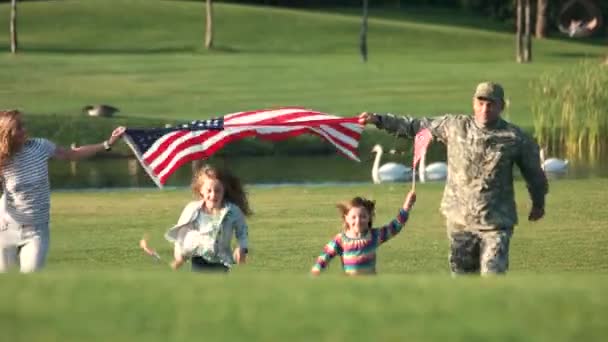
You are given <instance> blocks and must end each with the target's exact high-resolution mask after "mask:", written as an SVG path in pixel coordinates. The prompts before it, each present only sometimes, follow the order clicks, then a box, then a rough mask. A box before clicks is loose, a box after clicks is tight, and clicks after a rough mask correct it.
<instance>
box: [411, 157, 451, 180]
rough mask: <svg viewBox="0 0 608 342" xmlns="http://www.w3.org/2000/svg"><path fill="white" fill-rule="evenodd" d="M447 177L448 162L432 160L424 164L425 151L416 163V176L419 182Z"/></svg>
mask: <svg viewBox="0 0 608 342" xmlns="http://www.w3.org/2000/svg"><path fill="white" fill-rule="evenodd" d="M447 177H448V164H447V163H445V162H434V163H430V164H429V165H426V153H425V154H423V155H422V158H420V164H419V165H418V178H419V179H420V182H421V183H424V182H426V181H427V180H430V181H438V180H445V179H446V178H447Z"/></svg>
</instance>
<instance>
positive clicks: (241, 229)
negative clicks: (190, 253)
mask: <svg viewBox="0 0 608 342" xmlns="http://www.w3.org/2000/svg"><path fill="white" fill-rule="evenodd" d="M203 203H204V201H193V202H190V203H188V204H187V205H186V207H185V208H184V210H183V211H182V214H181V215H180V217H179V220H178V221H177V224H176V225H175V226H173V227H172V228H170V229H169V230H168V231H167V232H166V233H165V239H167V240H168V241H169V242H171V243H173V244H174V256H175V258H184V257H185V256H186V255H185V254H184V252H183V251H184V238H185V236H186V233H188V232H189V231H190V230H198V227H197V226H196V220H197V218H198V216H199V215H200V214H201V210H202V209H201V207H202V205H203ZM208 224H211V225H213V224H216V225H217V227H213V228H214V229H217V230H218V231H217V235H216V239H215V247H216V248H215V249H216V255H215V258H213V259H217V260H209V261H210V262H217V261H218V260H219V262H220V263H222V264H225V265H232V264H234V259H233V257H232V250H231V247H230V242H231V240H232V236H233V235H234V236H235V237H236V239H237V241H238V245H239V247H240V248H248V230H249V229H248V227H247V223H246V222H245V215H244V214H243V212H242V211H241V209H240V208H239V207H238V206H236V205H235V204H233V203H230V202H226V204H225V205H224V207H223V208H222V209H221V211H220V217H219V220H217V222H215V223H211V222H209V223H208Z"/></svg>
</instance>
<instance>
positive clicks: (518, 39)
mask: <svg viewBox="0 0 608 342" xmlns="http://www.w3.org/2000/svg"><path fill="white" fill-rule="evenodd" d="M521 2H522V0H517V1H516V5H515V6H516V9H515V59H516V60H517V63H522V62H523V45H524V44H523V43H524V42H523V38H522V26H523V13H522V12H523V9H522V6H521Z"/></svg>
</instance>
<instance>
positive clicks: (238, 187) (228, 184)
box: [192, 165, 253, 216]
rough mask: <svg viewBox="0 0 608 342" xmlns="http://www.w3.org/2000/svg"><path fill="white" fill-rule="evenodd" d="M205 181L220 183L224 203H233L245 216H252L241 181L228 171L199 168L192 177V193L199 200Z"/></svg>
mask: <svg viewBox="0 0 608 342" xmlns="http://www.w3.org/2000/svg"><path fill="white" fill-rule="evenodd" d="M205 179H215V180H217V181H219V182H220V183H222V186H223V187H224V202H226V201H229V202H232V203H234V204H235V205H236V206H237V207H239V208H240V209H241V211H242V212H243V214H245V216H250V215H251V214H253V212H252V211H251V208H250V207H249V201H248V200H247V193H246V192H245V189H244V188H243V185H242V184H241V180H240V179H239V178H238V177H236V176H235V175H234V174H232V172H230V171H229V170H228V169H224V168H217V167H214V166H211V165H205V166H203V167H201V168H200V169H199V170H198V171H197V172H196V174H195V175H194V177H192V192H193V193H194V196H196V197H198V198H200V196H201V193H200V190H201V187H202V186H203V182H204V181H205Z"/></svg>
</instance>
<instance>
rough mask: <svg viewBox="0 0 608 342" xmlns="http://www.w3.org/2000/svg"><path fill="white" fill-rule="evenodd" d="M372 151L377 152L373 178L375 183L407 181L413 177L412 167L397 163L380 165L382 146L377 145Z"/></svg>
mask: <svg viewBox="0 0 608 342" xmlns="http://www.w3.org/2000/svg"><path fill="white" fill-rule="evenodd" d="M372 152H375V153H376V158H375V159H374V165H373V166H372V180H373V181H374V184H379V183H382V182H399V181H401V182H405V181H409V180H411V179H412V169H411V168H409V167H407V166H405V165H402V164H397V163H386V164H384V165H382V166H381V167H380V158H381V157H382V153H383V150H382V146H380V145H375V146H374V148H372Z"/></svg>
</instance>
